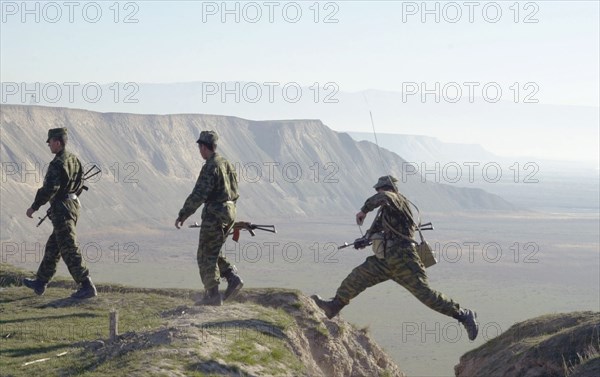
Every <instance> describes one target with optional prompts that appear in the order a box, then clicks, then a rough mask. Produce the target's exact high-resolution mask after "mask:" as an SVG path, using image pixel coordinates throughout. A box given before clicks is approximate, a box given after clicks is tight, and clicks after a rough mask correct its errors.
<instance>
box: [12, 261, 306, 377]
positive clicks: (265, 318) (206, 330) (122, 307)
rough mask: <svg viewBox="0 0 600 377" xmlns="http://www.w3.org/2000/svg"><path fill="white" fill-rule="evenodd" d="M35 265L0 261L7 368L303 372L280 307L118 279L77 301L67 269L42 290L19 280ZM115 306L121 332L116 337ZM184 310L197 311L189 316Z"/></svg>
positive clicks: (104, 372) (18, 372)
mask: <svg viewBox="0 0 600 377" xmlns="http://www.w3.org/2000/svg"><path fill="white" fill-rule="evenodd" d="M28 275H29V273H27V272H24V271H21V270H18V269H16V268H14V267H12V266H9V265H5V264H2V265H1V266H0V294H1V296H0V366H1V367H0V375H2V376H32V375H83V376H123V375H127V374H129V375H133V376H135V375H140V376H142V375H173V376H177V375H186V376H205V375H213V374H222V373H226V374H236V375H252V374H254V373H252V371H254V372H255V373H256V374H257V375H268V374H274V375H285V374H286V373H287V372H286V371H295V372H294V373H297V374H302V373H303V372H302V370H303V367H302V365H301V364H300V363H299V361H298V360H297V358H296V357H295V355H294V354H293V352H291V351H290V349H289V348H288V347H287V343H286V340H285V336H284V330H286V329H288V328H290V327H291V326H293V324H294V320H293V319H292V318H291V317H290V316H289V315H288V314H286V313H285V312H284V311H283V310H281V309H271V308H265V307H263V306H260V305H254V304H252V303H246V304H243V308H242V304H239V303H235V304H233V305H227V307H226V310H224V311H223V310H222V311H221V312H220V313H219V312H215V310H216V309H213V308H202V307H194V306H193V301H192V299H193V298H194V295H195V292H193V291H191V290H176V289H174V290H161V289H138V288H128V287H122V286H115V285H99V286H98V290H99V292H100V294H99V296H98V297H95V298H92V299H89V300H84V301H77V300H73V299H70V298H69V295H70V293H71V291H72V287H73V284H72V282H70V281H68V280H65V279H60V278H59V279H56V280H55V281H53V282H52V283H51V284H50V286H49V287H48V289H47V290H46V293H45V294H44V296H41V297H40V296H36V295H35V294H33V293H32V291H31V290H30V289H28V288H26V287H22V286H21V279H22V278H23V277H25V276H28ZM113 309H116V310H118V314H119V333H120V334H121V335H120V336H119V339H118V341H117V342H115V343H110V342H109V341H108V337H109V334H108V313H109V311H110V310H113ZM219 309H223V308H219ZM186 313H192V314H195V315H197V316H196V317H193V319H190V318H191V317H188V318H187V319H185V320H181V318H183V317H181V316H182V315H184V314H186ZM223 313H229V314H223ZM228 316H229V317H231V318H229V317H228ZM199 317H200V318H202V321H198V320H195V319H196V318H199Z"/></svg>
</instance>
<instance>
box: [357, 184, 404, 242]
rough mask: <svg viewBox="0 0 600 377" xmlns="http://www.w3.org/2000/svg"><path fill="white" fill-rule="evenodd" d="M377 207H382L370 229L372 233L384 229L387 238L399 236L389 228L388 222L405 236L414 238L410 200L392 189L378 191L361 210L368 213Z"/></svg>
mask: <svg viewBox="0 0 600 377" xmlns="http://www.w3.org/2000/svg"><path fill="white" fill-rule="evenodd" d="M377 207H381V208H380V211H379V212H378V214H377V217H376V218H375V220H374V221H373V224H372V225H371V228H370V229H369V233H370V234H374V233H378V232H382V231H383V232H385V234H386V238H388V239H391V238H396V237H397V236H396V235H394V232H393V231H391V230H389V229H387V227H386V223H387V224H389V226H391V227H392V228H393V229H395V230H396V231H398V232H400V233H401V234H403V235H404V236H406V237H410V238H413V233H414V230H415V223H414V222H413V217H412V211H411V210H410V206H409V203H408V200H407V199H406V198H405V197H404V196H403V195H402V194H396V193H395V192H390V191H382V192H378V193H377V194H375V195H373V196H371V197H370V198H369V199H367V201H366V202H365V204H364V205H363V207H362V208H361V211H362V212H364V213H368V212H371V211H373V210H374V209H375V208H377Z"/></svg>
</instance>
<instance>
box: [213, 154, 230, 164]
mask: <svg viewBox="0 0 600 377" xmlns="http://www.w3.org/2000/svg"><path fill="white" fill-rule="evenodd" d="M214 161H215V164H216V165H231V163H230V162H229V160H227V159H226V158H225V157H223V156H221V155H220V154H218V155H216V156H215V158H214Z"/></svg>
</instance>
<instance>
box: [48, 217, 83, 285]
mask: <svg viewBox="0 0 600 377" xmlns="http://www.w3.org/2000/svg"><path fill="white" fill-rule="evenodd" d="M54 235H55V237H56V243H57V244H58V248H59V250H60V255H61V256H62V258H63V260H64V261H65V264H66V265H67V268H68V269H69V272H70V273H71V276H72V277H73V280H75V282H76V283H77V284H81V283H82V282H83V281H84V280H86V279H87V278H88V276H89V274H90V272H89V270H88V268H87V267H86V265H85V261H84V260H83V257H82V256H81V252H80V251H79V248H78V247H77V233H76V231H75V221H74V220H72V219H65V220H64V221H62V222H60V223H57V224H56V225H55V227H54Z"/></svg>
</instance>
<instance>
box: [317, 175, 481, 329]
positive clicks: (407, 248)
mask: <svg viewBox="0 0 600 377" xmlns="http://www.w3.org/2000/svg"><path fill="white" fill-rule="evenodd" d="M397 181H398V180H397V179H396V178H394V177H392V176H383V177H381V178H379V180H378V182H377V183H376V184H375V186H373V187H374V188H375V190H376V191H377V194H375V195H373V196H372V197H370V198H369V199H367V201H366V202H365V204H364V206H363V207H362V208H361V210H360V212H358V213H357V214H356V223H357V224H358V225H362V223H363V222H364V220H365V218H366V216H367V213H368V212H370V211H373V210H374V209H375V208H377V207H380V210H379V212H378V214H377V217H376V218H375V220H374V222H373V225H372V226H371V228H370V229H369V231H368V232H367V235H366V236H365V237H366V239H368V238H371V237H373V235H375V234H378V235H381V236H382V237H383V240H384V241H383V242H384V244H385V248H384V250H385V251H384V252H383V253H382V254H381V255H379V254H378V255H372V256H370V257H368V258H367V259H366V260H365V262H364V263H363V264H361V265H360V266H358V267H356V268H355V269H354V270H353V271H352V272H351V273H350V274H349V275H348V276H347V277H346V279H344V281H342V284H341V285H340V287H339V288H338V290H337V293H336V295H335V297H334V298H333V299H332V300H330V301H325V300H323V299H321V297H319V296H318V295H314V296H313V297H312V298H313V300H314V301H315V303H316V304H317V305H318V306H319V307H320V308H321V309H322V310H323V311H324V312H325V314H326V315H327V318H329V319H331V318H333V317H335V316H336V315H338V313H339V312H340V310H342V308H343V307H344V306H346V305H348V304H349V303H350V300H352V299H353V298H354V297H356V296H358V295H359V294H360V293H361V292H362V291H364V290H365V289H367V288H369V287H372V286H374V285H376V284H379V283H382V282H384V281H387V280H389V279H392V280H393V281H395V282H396V283H398V284H400V285H402V286H403V287H404V288H406V289H408V291H409V292H410V293H412V294H413V295H414V296H415V297H416V298H417V299H419V300H420V301H421V302H422V303H424V304H425V305H427V306H428V307H430V308H431V309H433V310H435V311H437V312H439V313H442V314H445V315H447V316H450V317H452V318H455V319H457V320H458V321H459V322H460V323H462V324H463V325H464V326H465V329H466V330H467V335H468V336H469V339H470V340H474V339H475V338H476V337H477V333H478V331H479V325H478V323H477V321H476V318H477V314H476V313H475V312H473V311H472V310H469V309H462V308H460V306H459V305H458V303H456V302H454V301H452V300H450V299H448V298H446V297H445V296H444V295H443V294H442V293H440V292H436V291H434V290H433V289H431V288H430V287H429V284H428V282H427V275H426V274H425V267H424V266H423V263H422V262H421V259H420V258H419V255H418V254H417V251H416V244H415V243H414V242H411V241H408V240H406V239H405V238H404V237H408V238H409V239H412V236H413V231H414V228H415V223H414V221H413V218H412V212H411V210H410V207H409V205H408V201H407V199H406V198H405V197H404V196H403V195H401V194H400V193H398V188H397V186H396V182H397ZM398 233H399V234H402V235H403V236H404V237H403V236H399V235H398ZM365 246H366V242H363V243H362V244H361V243H360V242H359V243H358V244H357V243H355V247H356V248H364V247H365Z"/></svg>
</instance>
